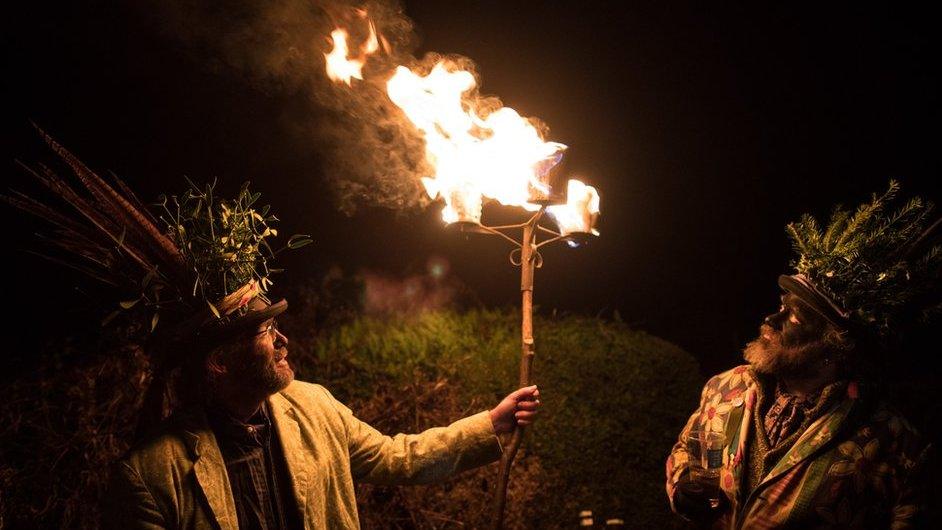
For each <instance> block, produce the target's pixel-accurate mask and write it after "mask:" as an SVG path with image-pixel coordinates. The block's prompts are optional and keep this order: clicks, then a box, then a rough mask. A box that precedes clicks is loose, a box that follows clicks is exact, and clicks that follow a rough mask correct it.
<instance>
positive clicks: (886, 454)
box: [667, 366, 929, 529]
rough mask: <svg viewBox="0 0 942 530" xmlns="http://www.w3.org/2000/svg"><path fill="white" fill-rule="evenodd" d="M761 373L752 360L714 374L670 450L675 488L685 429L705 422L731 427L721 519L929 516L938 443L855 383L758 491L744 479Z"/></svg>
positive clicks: (790, 523) (821, 524)
mask: <svg viewBox="0 0 942 530" xmlns="http://www.w3.org/2000/svg"><path fill="white" fill-rule="evenodd" d="M760 391H761V388H760V382H759V380H758V379H757V377H756V375H755V373H754V372H753V371H752V369H751V368H750V367H749V366H739V367H737V368H734V369H732V370H729V371H727V372H724V373H722V374H720V375H717V376H715V377H713V378H712V379H710V380H709V381H708V382H707V384H706V386H705V387H704V389H703V393H702V396H701V400H700V407H699V408H698V409H697V411H696V412H694V413H693V415H692V416H691V417H690V419H689V421H688V422H687V425H686V426H685V427H684V429H683V431H682V432H681V434H680V437H679V438H678V441H677V443H676V444H675V445H674V447H673V449H672V450H671V454H670V456H669V457H668V459H667V495H668V497H669V499H670V501H671V507H672V508H673V506H674V503H673V500H674V492H675V490H676V484H677V482H678V480H680V479H681V478H682V477H683V475H684V474H685V473H686V472H687V470H688V453H687V450H686V447H685V444H684V442H683V440H684V437H685V435H686V434H687V433H688V432H689V431H690V430H691V429H692V428H693V427H694V426H695V425H700V426H701V427H702V428H704V429H708V430H710V431H716V432H723V433H725V434H726V445H725V447H724V450H723V468H722V469H721V472H720V487H721V488H722V490H723V491H724V493H725V494H726V496H727V497H728V498H729V500H730V508H729V510H728V511H727V512H726V513H725V514H724V515H723V516H722V517H721V518H720V519H719V520H718V521H716V522H715V524H714V528H729V529H739V528H749V529H753V528H756V529H765V528H893V529H906V528H913V527H917V526H918V525H919V522H920V521H921V520H922V517H924V516H925V508H926V507H925V505H924V503H925V500H924V499H925V491H924V489H923V482H922V481H923V480H924V477H923V472H924V471H925V469H926V467H927V465H926V460H927V458H928V455H929V447H927V446H926V445H925V444H923V443H922V442H921V441H920V437H919V436H918V435H917V434H916V432H915V431H914V429H913V428H912V427H911V426H910V425H909V423H907V422H906V420H904V419H903V418H902V417H901V416H899V415H898V414H897V413H895V412H893V411H892V410H891V409H890V408H889V407H888V406H887V405H886V404H885V403H882V402H879V401H877V400H875V399H873V398H871V397H870V396H867V395H865V394H866V392H863V391H862V390H861V387H860V385H858V384H857V383H854V382H851V383H850V384H848V385H847V390H846V395H845V396H841V399H837V400H835V403H834V404H833V405H831V407H830V408H829V409H828V410H826V411H825V412H824V413H823V415H822V416H820V417H819V418H817V419H816V420H814V421H812V422H811V423H810V425H808V427H807V428H806V429H805V431H804V432H802V433H801V434H800V435H799V436H798V439H797V440H796V441H795V443H794V444H793V445H792V446H791V447H790V448H789V449H788V450H787V452H786V453H785V454H784V456H782V458H781V459H780V460H779V461H778V462H777V463H775V464H774V465H773V466H772V467H771V470H770V471H769V472H768V473H767V474H766V475H765V476H764V477H762V478H761V480H760V481H759V484H758V486H757V487H756V488H755V490H753V491H751V492H750V491H745V489H746V488H748V486H747V485H746V484H745V481H744V480H743V475H744V472H743V471H744V469H743V468H744V467H745V466H747V465H748V462H747V461H745V460H746V459H747V458H748V456H747V451H748V445H747V444H750V443H754V442H753V439H754V437H755V436H757V434H756V432H755V431H756V429H755V421H754V419H755V418H754V416H753V415H754V414H758V413H759V412H758V411H757V410H756V407H755V404H756V401H757V396H758V393H759V392H760Z"/></svg>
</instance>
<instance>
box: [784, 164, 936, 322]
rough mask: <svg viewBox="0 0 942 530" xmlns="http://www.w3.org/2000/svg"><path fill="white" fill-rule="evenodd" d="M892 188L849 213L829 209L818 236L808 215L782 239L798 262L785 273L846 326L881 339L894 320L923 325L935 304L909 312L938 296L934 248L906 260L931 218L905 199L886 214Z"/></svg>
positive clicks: (925, 207) (916, 201) (917, 201)
mask: <svg viewBox="0 0 942 530" xmlns="http://www.w3.org/2000/svg"><path fill="white" fill-rule="evenodd" d="M899 188H900V186H899V183H898V182H896V181H895V180H891V181H890V183H889V187H888V188H887V190H886V192H884V193H883V194H882V195H877V194H873V195H872V197H871V200H870V202H868V203H864V204H861V205H860V206H859V207H857V209H856V210H855V211H853V212H851V211H850V210H846V209H844V208H843V207H842V206H840V205H839V206H837V207H836V208H835V209H834V211H833V212H832V214H831V217H830V220H829V222H828V224H827V226H826V227H824V228H823V229H822V228H821V227H820V226H819V223H818V222H817V220H816V219H815V218H814V217H812V216H811V215H808V214H805V215H803V216H802V217H801V219H800V220H799V221H798V222H794V223H790V224H789V225H788V226H787V227H786V232H787V233H788V236H789V238H790V239H791V241H792V246H793V248H794V250H795V252H796V253H797V254H798V257H797V258H796V259H794V260H793V261H792V263H791V265H792V266H793V267H794V268H795V269H796V271H797V272H798V273H800V274H803V275H805V276H806V277H807V278H808V279H809V280H810V281H811V282H812V283H814V284H815V285H816V286H817V287H818V288H819V289H820V290H822V291H823V292H824V293H825V294H827V295H828V296H829V297H831V298H832V299H833V300H834V301H835V302H836V303H837V304H838V305H840V306H841V307H842V308H843V309H845V310H847V311H850V312H851V313H852V315H854V318H856V319H857V320H859V321H861V322H863V323H865V324H867V325H869V326H872V327H873V328H875V329H876V331H877V332H878V333H879V334H880V335H886V334H887V333H888V332H890V331H891V330H892V329H894V326H896V325H897V324H900V323H901V322H900V320H901V319H902V318H906V317H909V316H916V317H918V318H919V319H920V320H924V319H926V318H927V317H929V316H930V315H931V314H933V313H937V312H938V311H939V306H938V305H937V304H931V305H927V306H925V307H914V305H919V304H920V303H924V302H925V301H926V300H927V297H926V296H925V295H927V294H932V293H938V290H939V287H940V269H942V267H940V265H942V251H940V248H939V246H938V245H935V246H932V247H931V248H929V249H927V250H925V251H923V252H920V253H918V254H917V255H911V253H910V252H909V251H910V250H911V249H912V248H913V246H914V244H915V243H916V242H917V240H919V238H920V236H922V235H923V233H924V231H925V229H926V226H927V223H928V222H929V221H930V220H931V219H930V214H931V212H932V211H933V204H932V203H931V202H927V201H923V200H922V199H921V198H919V197H913V198H911V199H909V200H908V201H906V202H905V203H904V204H903V205H902V206H901V207H900V208H899V209H897V210H896V211H893V212H889V211H888V209H889V208H890V206H891V204H892V203H893V202H894V201H895V200H896V198H897V194H898V192H899Z"/></svg>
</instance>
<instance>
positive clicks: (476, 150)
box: [325, 11, 598, 232]
mask: <svg viewBox="0 0 942 530" xmlns="http://www.w3.org/2000/svg"><path fill="white" fill-rule="evenodd" d="M357 14H358V15H360V16H361V17H363V18H366V12H365V11H358V12H357ZM369 31H370V33H369V38H368V39H367V41H366V42H365V43H364V44H363V46H362V47H361V54H360V56H359V57H358V58H355V59H351V58H349V52H348V48H347V32H346V31H344V30H343V29H341V28H337V29H335V30H334V31H333V32H332V33H331V37H332V38H333V42H334V48H333V50H331V52H330V53H329V54H325V57H326V59H327V74H328V75H329V76H330V78H331V79H332V80H334V81H337V82H344V83H346V84H347V85H350V84H351V79H352V78H357V79H361V80H362V79H363V77H362V69H363V64H364V62H365V59H366V57H367V56H368V55H369V54H371V53H374V52H375V51H377V49H378V48H379V45H378V39H377V33H376V30H375V28H374V26H373V22H372V21H370V22H369ZM379 38H382V37H381V36H380V37H379ZM383 43H384V47H385V44H386V42H385V39H383ZM386 51H387V52H388V51H389V50H388V48H386ZM476 85H477V82H476V81H475V79H474V76H473V75H472V74H471V72H468V71H466V70H462V69H460V68H459V67H458V66H457V65H455V64H454V63H452V62H449V61H439V62H438V64H436V65H435V66H434V67H433V68H432V69H431V71H429V73H428V74H426V75H421V74H419V73H417V72H416V71H413V70H410V69H409V68H406V67H405V66H399V67H397V68H396V71H395V73H394V74H393V76H392V77H391V78H390V79H389V80H388V81H387V82H386V93H387V95H388V96H389V99H390V100H391V101H392V102H393V103H395V104H396V105H397V106H398V107H399V108H401V109H402V111H403V113H404V114H405V115H406V117H407V118H408V119H409V121H410V122H412V124H413V125H414V126H415V127H416V128H417V129H418V130H419V131H420V132H421V133H422V135H423V137H424V138H425V157H426V160H427V161H428V162H429V164H430V165H431V167H433V168H434V174H433V175H430V176H428V177H425V178H423V179H422V184H423V185H424V186H425V190H426V192H427V193H428V195H429V197H431V198H432V199H436V198H441V199H443V200H444V202H445V207H444V209H443V210H442V219H444V221H445V222H446V223H454V222H471V223H480V221H481V206H482V203H483V201H484V199H485V198H486V199H494V200H496V201H498V202H500V203H501V204H504V205H508V206H520V207H522V208H525V209H527V210H530V211H534V210H538V209H539V208H540V206H539V204H536V202H535V201H537V200H538V199H539V200H542V199H545V198H546V197H547V196H549V195H550V190H549V186H548V184H547V182H546V177H547V176H548V174H549V172H550V170H551V169H552V168H553V167H554V166H555V165H556V164H558V163H559V161H560V160H561V159H562V155H563V152H564V151H565V149H566V146H565V145H563V144H561V143H557V142H548V141H545V140H544V139H543V137H542V136H541V135H540V132H539V131H538V130H537V129H536V127H534V125H533V123H531V122H530V120H528V119H526V118H524V117H522V116H520V114H519V113H517V111H515V110H514V109H512V108H509V107H501V108H499V109H496V110H492V111H483V110H480V108H479V105H477V104H476V101H477V98H476V91H475V88H476ZM572 182H578V181H570V184H569V191H570V194H572V192H573V190H574V189H576V190H577V191H576V193H577V194H578V193H582V194H584V193H586V191H585V190H586V189H588V190H591V193H594V194H595V195H594V197H595V199H594V203H592V199H591V197H590V198H589V199H588V200H587V201H588V202H586V201H585V200H583V199H580V200H583V202H586V204H584V205H579V204H575V203H573V202H572V201H573V200H574V199H573V198H572V196H570V199H569V200H570V204H567V205H560V206H557V207H554V209H553V211H554V212H557V213H556V214H554V216H555V217H556V218H557V221H558V222H560V223H562V222H561V221H559V219H561V218H566V219H568V218H569V217H571V216H573V215H577V214H576V213H567V212H577V211H578V210H572V209H573V208H582V209H585V208H586V207H588V205H590V203H592V204H594V208H595V212H594V215H595V216H597V215H598V194H597V193H595V189H594V188H592V187H590V186H585V185H584V184H582V183H581V182H578V184H579V185H581V186H582V188H573V184H572ZM580 197H581V195H580ZM580 204H581V203H580ZM581 215H583V214H581V213H579V214H578V216H581ZM566 222H568V221H566ZM567 226H568V225H567ZM580 226H581V225H580ZM560 227H561V228H562V224H560ZM591 230H592V226H591V224H590V225H589V226H588V228H585V230H583V231H585V232H590V231H591ZM573 231H578V230H573Z"/></svg>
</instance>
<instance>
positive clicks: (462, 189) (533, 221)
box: [325, 22, 599, 528]
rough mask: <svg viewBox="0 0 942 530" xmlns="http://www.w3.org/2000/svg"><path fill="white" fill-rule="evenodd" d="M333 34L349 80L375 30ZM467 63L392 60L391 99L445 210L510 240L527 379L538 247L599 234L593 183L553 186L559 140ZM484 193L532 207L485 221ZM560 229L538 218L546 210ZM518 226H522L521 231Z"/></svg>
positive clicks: (510, 450)
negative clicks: (506, 102)
mask: <svg viewBox="0 0 942 530" xmlns="http://www.w3.org/2000/svg"><path fill="white" fill-rule="evenodd" d="M331 35H332V41H333V50H332V51H331V52H330V53H329V54H325V58H326V59H327V61H326V65H327V71H328V75H329V76H330V78H331V79H333V80H335V81H338V82H342V83H345V84H347V85H349V86H352V85H351V78H356V79H361V80H362V77H361V76H360V72H361V69H362V67H363V65H364V62H365V60H366V56H367V55H369V53H372V52H373V51H375V50H376V49H377V48H376V46H375V44H374V43H375V41H376V30H375V28H374V26H373V24H372V22H370V25H369V37H368V38H367V40H366V42H365V43H364V44H363V45H362V46H361V47H360V51H361V53H360V54H358V55H356V56H355V57H352V58H351V57H350V52H349V48H348V43H347V38H346V37H347V32H346V31H344V30H342V29H341V28H337V29H336V30H334V32H333V33H332V34H331ZM475 90H476V81H475V78H474V75H473V74H472V73H471V72H468V71H466V70H463V69H461V68H460V67H459V66H458V65H457V64H456V63H454V62H452V61H448V60H441V61H439V62H437V63H436V64H435V65H434V66H432V67H431V69H429V70H428V71H427V72H426V73H424V74H423V73H420V72H417V71H414V70H412V69H410V68H407V67H405V66H398V67H396V68H395V71H394V72H393V74H392V76H391V77H390V78H389V79H388V80H386V82H385V92H386V95H387V96H388V97H389V99H390V100H391V101H392V102H393V103H394V104H395V105H396V106H398V107H399V108H400V109H402V112H403V113H404V114H405V116H406V117H407V118H408V120H409V122H411V124H412V125H413V126H414V127H415V128H416V129H417V130H418V131H419V132H420V134H421V135H422V137H423V138H424V140H425V158H426V160H427V162H428V163H429V165H430V167H431V168H433V174H432V175H429V176H427V177H425V178H423V179H422V184H423V185H424V187H425V190H426V192H427V193H428V195H429V197H431V198H432V199H441V200H442V201H443V202H444V204H445V206H444V208H443V209H442V220H443V221H444V222H445V223H446V224H447V225H449V226H453V227H456V228H457V229H458V230H459V231H462V232H474V233H481V234H489V235H494V236H498V237H500V238H502V239H504V240H505V241H507V242H509V243H510V244H511V245H512V246H513V249H512V250H511V252H510V261H511V263H512V264H513V265H515V266H519V267H520V291H521V334H520V335H521V337H520V338H521V359H520V379H519V386H521V387H523V386H529V385H530V384H531V377H532V375H531V370H532V366H533V358H534V355H535V352H536V348H535V343H534V340H533V279H534V273H535V270H536V269H537V268H540V267H541V266H542V265H543V256H542V254H541V253H540V249H542V248H543V247H544V246H546V245H549V244H551V243H554V242H558V241H566V242H568V243H569V244H570V245H571V246H578V245H579V244H581V243H583V242H585V241H586V240H588V239H590V238H592V237H595V236H598V234H599V233H598V231H597V230H596V229H595V223H596V221H597V219H598V215H599V195H598V193H597V192H596V190H595V188H593V187H592V186H587V185H586V184H584V183H582V182H581V181H578V180H569V181H568V184H567V186H566V193H565V194H563V193H560V190H559V189H557V188H560V187H561V186H555V187H554V184H555V182H554V180H555V177H556V173H557V171H556V169H558V168H557V166H558V164H559V162H560V161H561V160H562V157H563V153H564V151H565V150H566V146H565V145H563V144H560V143H557V142H549V141H545V140H544V139H543V137H542V136H541V134H540V132H539V131H538V130H537V128H536V127H535V126H534V125H533V123H532V122H531V121H530V120H528V119H526V118H523V117H522V116H520V114H518V113H517V111H515V110H514V109H511V108H507V107H500V108H497V109H494V108H486V109H485V108H484V107H485V105H482V104H481V103H480V99H479V98H478V97H477V96H476V91H475ZM485 201H496V202H498V203H500V204H503V205H506V206H516V207H520V208H523V209H524V210H525V211H526V212H529V214H528V215H529V218H528V219H527V220H526V221H524V222H522V223H518V224H512V225H504V226H487V225H485V224H483V222H482V212H483V210H482V208H483V205H484V203H485ZM547 214H548V216H549V217H551V218H552V219H554V220H555V224H556V226H557V228H558V230H553V229H551V228H548V227H547V226H544V224H541V222H542V221H543V220H544V219H545V218H546V217H547ZM518 234H519V235H518ZM524 430H525V429H524V427H522V426H518V427H517V428H516V429H515V431H514V433H513V435H512V437H511V441H510V443H509V444H508V445H507V446H506V447H505V448H504V453H503V455H502V457H501V462H500V470H499V476H498V481H497V490H496V492H495V493H496V501H495V503H494V512H493V526H494V528H501V527H502V526H503V514H504V506H505V504H506V498H507V482H508V479H509V476H510V468H511V466H512V464H513V460H514V458H515V457H516V454H517V451H518V449H519V448H520V444H521V442H522V441H523V436H524Z"/></svg>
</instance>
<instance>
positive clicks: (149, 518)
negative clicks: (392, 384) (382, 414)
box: [3, 131, 540, 530]
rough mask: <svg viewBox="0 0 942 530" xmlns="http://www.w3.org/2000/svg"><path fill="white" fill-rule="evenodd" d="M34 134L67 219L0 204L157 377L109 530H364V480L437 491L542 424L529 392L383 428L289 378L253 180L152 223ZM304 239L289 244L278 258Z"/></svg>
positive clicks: (193, 197)
mask: <svg viewBox="0 0 942 530" xmlns="http://www.w3.org/2000/svg"><path fill="white" fill-rule="evenodd" d="M40 134H41V135H42V136H43V138H44V140H45V141H46V142H47V143H48V144H49V146H50V147H51V148H52V150H53V151H54V152H55V153H56V154H57V155H59V157H60V158H61V160H62V161H63V162H64V164H65V166H67V167H68V168H69V170H71V172H72V173H73V174H74V177H75V179H74V180H75V181H76V182H78V183H80V185H78V186H75V187H73V184H72V180H73V179H68V180H67V179H64V178H61V177H59V176H58V175H57V174H56V173H55V172H53V171H52V170H51V169H50V168H48V167H46V166H43V165H39V166H37V167H35V168H34V167H28V166H25V165H24V169H26V170H27V171H28V172H30V173H31V174H32V175H33V176H35V177H36V178H37V180H38V181H39V182H40V183H42V184H43V185H45V186H46V187H47V188H48V189H49V190H50V191H51V192H52V193H53V194H55V195H57V196H58V197H59V198H61V199H63V200H64V202H65V204H68V205H69V206H70V208H69V209H65V208H56V207H51V206H48V205H46V204H44V203H42V202H40V201H37V200H35V199H33V198H32V197H29V196H27V195H25V194H20V193H15V194H13V195H12V196H9V197H3V198H4V199H5V200H6V202H8V203H10V204H12V205H13V206H15V207H17V208H20V209H22V210H25V211H26V212H29V213H31V214H34V215H37V216H39V217H41V218H43V219H44V220H46V221H48V222H50V223H51V224H52V225H53V227H54V232H53V235H52V236H51V237H49V238H47V239H46V241H48V242H50V243H51V244H52V248H51V249H50V250H51V251H53V252H52V255H51V256H50V257H52V258H54V259H55V260H56V261H57V262H60V263H64V264H66V265H68V266H70V267H72V268H74V269H76V270H80V271H82V272H85V273H87V274H88V276H90V277H92V278H95V279H97V280H99V281H101V282H103V283H104V284H105V285H107V286H109V287H110V288H113V289H115V290H117V291H120V292H121V294H122V298H121V299H122V300H124V301H122V302H121V303H120V309H119V310H116V311H115V313H113V314H112V315H110V316H109V317H108V318H107V319H106V321H108V322H118V321H120V322H122V323H123V324H122V325H124V326H125V327H124V328H122V329H123V330H124V331H125V332H126V333H127V335H128V336H129V337H132V338H133V336H134V334H135V333H139V334H138V335H137V339H139V340H138V341H134V340H132V341H131V342H132V343H137V344H143V349H144V351H145V352H146V353H147V354H148V356H149V360H150V366H151V375H152V381H151V383H150V385H149V387H148V391H147V394H146V395H145V397H144V403H143V410H142V413H141V421H140V427H139V430H140V432H139V441H138V443H137V444H136V445H135V446H134V447H133V448H132V449H131V450H130V451H129V452H128V454H127V455H126V456H125V457H124V458H123V459H121V460H120V461H119V462H117V463H116V464H115V467H114V470H113V473H112V476H111V486H110V488H109V491H108V493H107V494H106V497H105V504H106V506H105V510H104V525H103V526H105V527H107V528H116V529H122V530H125V529H133V528H140V529H145V528H146V529H158V528H189V529H203V528H205V529H210V528H213V529H217V528H221V529H223V530H226V529H231V530H235V529H237V528H241V529H265V530H275V529H294V528H317V529H326V528H336V529H347V528H358V527H359V519H358V514H357V506H356V499H355V495H354V485H353V484H354V481H362V482H371V483H378V484H424V483H431V482H437V481H442V480H445V479H447V478H449V477H451V476H454V475H456V474H458V473H460V472H462V471H465V470H468V469H471V468H474V467H477V466H481V465H484V464H487V463H490V462H493V461H495V460H497V459H499V458H500V457H501V454H502V446H501V442H500V440H499V438H498V436H500V435H504V434H508V433H511V432H513V431H514V430H515V429H517V427H518V426H525V425H529V424H531V423H532V422H533V421H535V419H536V416H537V414H538V413H539V408H540V401H539V399H538V398H539V391H538V390H537V387H536V386H535V385H534V386H526V387H524V388H520V389H518V390H516V391H514V392H512V393H510V394H509V395H507V396H506V397H505V398H504V399H502V400H501V401H500V402H499V403H498V404H497V405H496V406H495V407H494V408H493V409H491V410H485V411H481V412H479V413H478V414H474V415H472V416H469V417H467V418H464V419H460V420H458V421H456V422H454V423H452V424H451V425H449V426H447V427H440V428H432V429H428V430H426V431H425V432H423V433H421V434H415V435H406V434H398V435H396V436H385V435H383V434H381V433H379V432H378V431H376V430H375V429H373V428H372V427H370V426H369V425H367V424H366V423H364V422H362V421H360V420H358V419H357V418H356V417H355V416H354V414H353V412H352V411H351V410H350V409H349V408H347V407H346V406H344V405H343V404H342V403H340V402H339V401H337V400H336V399H334V398H333V396H331V394H330V392H328V391H327V389H325V388H324V387H322V386H320V385H317V384H311V383H305V382H301V381H296V380H295V379H294V370H293V368H292V366H291V362H290V361H289V358H288V344H289V340H288V337H286V336H285V335H284V334H283V333H281V332H280V331H279V330H278V325H277V321H276V317H277V316H278V315H280V314H281V313H283V312H284V311H285V310H286V309H287V307H288V303H287V301H285V300H280V301H277V302H274V303H272V301H271V300H270V299H269V298H268V296H267V292H266V291H267V287H268V286H269V285H271V280H270V279H269V276H270V274H272V273H274V272H276V269H272V268H271V267H270V261H271V260H272V259H274V257H275V256H276V254H277V253H278V252H276V251H273V250H272V249H271V247H270V246H269V239H270V238H273V237H275V236H277V230H276V229H275V228H273V227H272V226H270V225H271V224H272V223H274V222H276V221H277V218H275V217H274V216H273V215H270V214H269V212H268V207H267V206H265V207H262V208H260V207H258V206H254V205H255V202H256V201H257V199H258V197H259V194H257V193H252V192H250V191H249V189H248V184H245V185H244V186H243V187H242V189H241V191H240V193H239V195H238V197H237V198H236V199H234V200H226V199H219V198H217V197H215V190H214V187H215V185H214V184H213V185H208V186H206V187H205V188H198V187H196V186H195V185H192V184H191V188H190V189H188V190H186V192H185V193H183V194H182V195H179V196H172V197H170V198H168V197H161V198H160V200H159V201H158V204H157V206H159V207H160V208H162V211H159V212H158V217H153V216H152V215H151V213H150V212H149V210H148V209H146V208H144V207H143V205H142V203H141V202H140V201H139V200H138V199H137V198H136V197H135V196H134V194H133V193H132V192H131V191H130V189H129V188H128V187H127V186H126V185H125V184H124V183H123V182H121V181H120V180H118V179H117V177H114V184H109V183H107V182H105V181H104V180H103V179H102V178H100V177H99V176H98V175H97V174H95V173H94V172H92V171H91V170H90V169H89V168H88V167H87V166H85V165H84V164H83V163H82V162H81V161H80V160H78V159H77V158H76V157H75V156H74V155H72V153H70V152H69V151H67V150H66V149H65V148H63V147H62V146H61V145H59V144H58V143H57V142H55V141H54V140H53V139H52V138H51V137H49V136H48V135H46V134H45V133H44V132H42V131H40ZM161 225H162V227H161ZM310 242H311V241H310V238H308V237H307V236H304V235H295V236H292V237H291V238H290V239H289V241H288V243H287V245H286V246H285V248H283V249H281V250H285V249H296V248H300V247H302V246H305V245H306V244H308V243H310ZM279 252H280V251H279ZM128 294H130V295H131V298H130V299H128V298H124V297H125V296H127V295H128ZM116 305H118V304H116ZM140 330H145V331H143V332H141V331H140ZM406 353H408V352H406Z"/></svg>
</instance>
